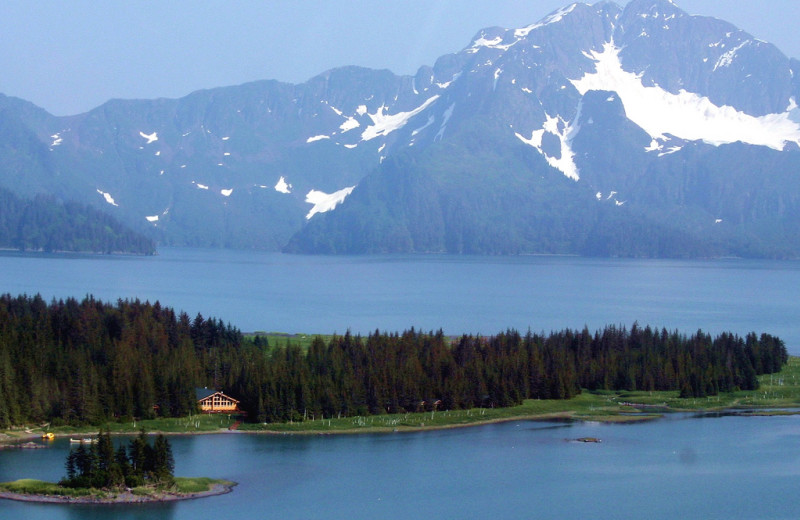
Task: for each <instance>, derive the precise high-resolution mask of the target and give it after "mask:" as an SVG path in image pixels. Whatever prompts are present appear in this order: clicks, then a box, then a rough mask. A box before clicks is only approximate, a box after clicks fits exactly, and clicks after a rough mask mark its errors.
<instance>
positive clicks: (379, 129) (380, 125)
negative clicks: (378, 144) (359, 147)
mask: <svg viewBox="0 0 800 520" xmlns="http://www.w3.org/2000/svg"><path fill="white" fill-rule="evenodd" d="M437 99H439V95H438V94H437V95H435V96H432V97H430V98H428V99H427V100H426V101H425V102H424V103H423V104H422V105H420V106H418V107H417V108H415V109H414V110H411V111H409V112H398V113H397V114H387V113H386V109H387V107H386V105H381V106H380V107H378V110H377V111H376V112H375V113H374V114H367V115H368V116H369V117H370V119H372V123H373V124H372V125H370V126H368V127H367V128H366V129H365V130H364V132H363V133H362V134H361V140H362V141H369V140H371V139H375V138H376V137H381V136H386V135H388V134H390V133H392V132H394V131H395V130H398V129H400V128H403V127H404V126H405V125H406V123H408V121H409V119H411V118H412V117H414V116H415V115H417V114H419V113H420V112H422V111H423V110H425V109H426V108H428V107H429V106H430V104H431V103H433V102H434V101H436V100H437ZM362 106H363V105H362ZM359 108H360V107H359ZM365 110H366V108H365Z"/></svg>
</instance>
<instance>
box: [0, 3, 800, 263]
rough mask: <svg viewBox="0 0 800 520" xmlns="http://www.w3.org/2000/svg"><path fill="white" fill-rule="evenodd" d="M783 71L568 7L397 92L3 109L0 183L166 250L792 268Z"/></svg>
mask: <svg viewBox="0 0 800 520" xmlns="http://www.w3.org/2000/svg"><path fill="white" fill-rule="evenodd" d="M798 65H800V62H798V61H797V60H795V59H792V60H790V59H789V58H787V57H786V56H784V55H783V54H782V53H781V52H780V51H779V50H778V49H777V48H775V47H774V46H773V45H771V44H768V43H765V42H761V41H759V40H757V39H754V38H752V37H751V36H750V35H748V34H747V33H745V32H744V31H741V30H738V29H736V28H735V27H734V26H732V25H731V24H728V23H727V22H724V21H721V20H717V19H714V18H708V17H700V16H690V15H688V14H686V13H685V12H683V11H681V10H680V9H679V8H678V7H677V6H676V5H675V4H673V3H672V2H669V1H668V0H633V1H632V2H629V3H628V4H627V5H625V6H624V7H620V6H619V5H617V4H615V3H613V2H609V1H603V2H598V3H596V4H593V5H589V4H583V3H576V4H571V5H569V6H565V7H563V8H561V9H559V10H556V11H554V12H553V13H551V14H549V15H548V16H546V17H544V18H542V19H541V20H539V21H538V22H536V23H534V24H530V25H528V26H526V27H523V28H517V29H504V28H486V29H482V30H480V31H478V32H477V33H476V34H475V36H474V37H473V39H472V40H471V41H470V42H469V43H468V45H467V46H465V47H464V48H463V49H461V50H460V51H458V52H455V53H452V54H447V55H444V56H441V57H440V58H439V59H437V60H436V62H435V63H434V64H433V65H432V66H423V67H420V68H419V69H418V71H417V73H416V74H414V75H406V76H398V75H395V74H393V73H392V72H390V71H388V70H373V69H367V68H362V67H355V66H348V67H340V68H335V69H330V70H328V71H325V72H323V73H321V74H319V75H317V76H314V77H313V78H311V79H309V80H308V81H307V82H305V83H302V84H297V85H293V84H289V83H282V82H278V81H275V80H260V81H255V82H250V83H245V84H242V85H238V86H232V87H218V88H215V89H206V90H200V91H196V92H193V93H191V94H189V95H187V96H185V97H183V98H180V99H156V100H113V101H109V102H108V103H105V104H103V105H101V106H100V107H97V108H96V109H94V110H91V111H89V112H86V113H84V114H78V115H75V116H68V117H55V116H50V115H49V114H47V113H46V112H45V111H43V110H41V109H38V107H35V106H34V105H32V104H29V103H27V102H25V101H24V100H15V99H14V98H7V97H5V96H3V97H0V124H2V125H3V126H2V128H7V129H8V130H7V131H3V132H2V135H3V137H4V139H3V140H4V141H6V143H13V145H6V148H5V150H6V151H5V152H3V153H2V156H0V184H3V185H5V186H6V187H8V188H10V189H13V190H15V191H16V192H18V193H20V194H22V195H26V196H32V195H35V194H37V193H54V194H57V195H58V196H59V197H62V198H70V199H75V200H78V201H80V202H83V203H87V204H92V205H94V206H95V207H100V208H103V209H104V210H106V211H109V212H111V213H112V214H113V215H114V216H115V217H117V218H119V219H120V220H122V221H124V222H126V223H127V224H129V225H131V226H132V227H134V228H135V229H137V230H140V231H144V232H147V233H149V234H150V236H152V237H154V238H157V239H158V240H159V242H160V243H161V244H168V245H203V246H215V247H255V248H261V249H268V250H284V251H289V252H302V253H319V252H327V253H334V252H348V253H373V252H403V253H407V252H453V253H491V254H523V253H568V254H601V255H611V256H615V255H619V256H716V255H742V256H770V257H772V256H778V257H795V256H797V255H798V254H800V242H798V238H797V236H796V235H797V234H796V233H794V232H793V231H791V230H792V229H794V227H795V225H796V223H797V220H796V219H797V218H798V214H800V209H798V208H800V206H798V204H800V202H798V201H800V195H799V194H798V188H797V186H796V185H797V182H796V179H795V178H794V177H793V175H792V172H795V171H797V167H798V165H800V158H798V156H799V155H800V153H798V152H800V146H798V144H800V125H798V124H797V121H800V110H798V109H797V102H796V99H797V98H798V97H800V79H798V76H797V75H796V74H795V73H794V72H795V71H800V67H798ZM6 134H8V135H6ZM33 136H35V139H34V138H33ZM742 142H744V143H750V144H738V145H737V144H736V143H742ZM0 149H2V148H0ZM500 150H502V151H503V153H499V152H498V151H500ZM45 152H46V153H45ZM31 158H32V159H31ZM26 161H28V162H27V163H26ZM24 164H30V165H32V166H31V167H30V172H31V174H27V173H26V174H25V175H23V174H22V173H21V172H22V171H23V169H24V168H23V166H22V165H24ZM775 168H778V169H779V170H778V171H775V170H774V169H775ZM723 169H724V170H723ZM753 178H756V179H762V180H763V182H761V183H758V182H755V181H753ZM406 206H408V207H406ZM650 235H654V236H656V237H661V238H662V239H661V240H658V239H655V238H653V237H651V236H650ZM612 245H613V247H612ZM667 245H669V246H667Z"/></svg>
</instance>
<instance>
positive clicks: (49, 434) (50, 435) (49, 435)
mask: <svg viewBox="0 0 800 520" xmlns="http://www.w3.org/2000/svg"><path fill="white" fill-rule="evenodd" d="M55 438H56V436H55V434H54V433H53V432H47V433H43V434H42V439H45V440H48V441H52V440H53V439H55Z"/></svg>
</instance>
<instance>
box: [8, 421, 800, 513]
mask: <svg viewBox="0 0 800 520" xmlns="http://www.w3.org/2000/svg"><path fill="white" fill-rule="evenodd" d="M643 408H644V409H643V410H642V409H640V410H639V411H638V412H632V413H615V414H601V415H578V414H577V411H574V410H568V411H556V412H546V413H539V414H520V415H515V416H507V417H495V418H491V419H485V420H477V421H470V422H465V423H450V424H439V425H420V426H407V425H398V426H394V427H390V426H365V427H359V428H349V429H332V430H317V429H311V428H309V429H298V430H279V429H278V430H276V429H266V428H265V429H253V430H229V429H227V428H220V429H217V430H203V431H185V432H175V431H164V430H158V429H154V430H148V431H147V432H146V433H147V435H158V434H163V435H166V436H176V437H179V436H185V435H222V434H232V435H301V436H306V435H323V436H324V435H359V434H388V433H423V432H429V431H439V430H450V429H458V428H472V427H478V426H487V425H491V424H500V423H506V422H514V421H555V422H559V421H574V422H593V423H606V424H632V423H639V422H646V421H654V420H658V419H661V418H663V416H664V415H668V414H672V413H686V412H691V413H697V414H709V413H736V412H739V413H745V412H746V411H748V410H749V411H750V413H749V414H748V415H753V416H765V415H800V411H797V407H796V406H784V407H780V406H768V407H764V408H763V409H759V408H758V407H750V406H747V407H741V406H727V407H720V408H716V407H709V408H699V409H698V408H694V409H675V408H669V409H664V408H660V409H659V410H658V411H655V410H653V411H651V412H648V411H646V410H647V408H646V407H643ZM771 410H774V411H771ZM791 410H795V411H791ZM280 424H284V423H280ZM137 433H138V430H131V431H118V432H111V435H112V436H121V435H136V434H137ZM87 434H89V433H88V432H87V433H82V434H80V435H87ZM75 435H77V434H76V433H74V432H73V433H56V434H55V437H56V438H59V439H64V438H68V437H73V436H75ZM36 440H41V434H39V433H35V432H25V433H24V434H23V435H19V436H11V435H8V434H5V436H2V437H0V450H4V449H24V448H23V447H22V446H21V445H22V444H24V443H26V442H32V441H36ZM18 445H19V446H18ZM0 498H2V497H0Z"/></svg>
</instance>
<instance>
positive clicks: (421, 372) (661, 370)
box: [228, 324, 788, 421]
mask: <svg viewBox="0 0 800 520" xmlns="http://www.w3.org/2000/svg"><path fill="white" fill-rule="evenodd" d="M271 352H272V355H271V356H269V357H268V358H255V359H252V360H251V361H250V362H251V363H253V365H252V366H254V367H258V369H257V370H254V371H253V372H252V373H248V374H247V375H246V376H245V377H242V378H236V377H233V378H232V380H231V381H230V382H229V383H228V388H231V391H233V392H235V393H237V394H238V395H241V396H242V401H243V403H242V404H243V405H244V406H245V407H246V409H247V410H248V412H249V413H250V414H256V417H257V419H258V420H259V421H286V420H301V419H303V418H304V417H308V416H314V417H316V418H319V417H333V416H339V415H342V416H347V415H368V414H380V413H394V412H403V411H422V410H432V409H439V410H442V409H456V408H472V407H479V406H482V407H492V406H500V407H502V406H511V405H515V404H519V403H521V402H522V400H523V399H569V398H571V397H574V396H575V395H577V394H578V393H580V391H581V389H582V388H586V389H590V390H599V389H604V390H644V391H649V390H678V391H680V395H681V396H683V397H703V396H707V395H714V394H716V393H718V392H725V391H733V390H752V389H756V388H758V379H757V378H756V376H757V375H759V374H765V373H773V372H777V371H779V370H780V369H781V367H782V366H783V365H784V364H785V363H786V362H787V360H788V354H787V352H786V348H785V346H784V344H783V342H782V341H781V340H780V339H778V338H776V337H774V336H770V335H768V334H762V335H761V336H760V337H759V336H756V334H754V333H752V334H749V335H747V337H746V338H744V339H743V338H741V337H739V336H736V335H734V334H729V333H725V334H720V335H719V336H717V337H715V338H712V337H711V336H710V335H708V334H706V333H703V332H702V331H698V332H697V333H695V334H693V335H691V336H686V335H683V334H680V333H678V332H668V331H666V330H664V329H662V330H660V331H659V330H655V329H651V328H650V327H645V328H641V327H639V326H638V325H636V324H634V326H633V327H632V328H631V329H630V330H627V329H626V328H625V327H621V328H618V327H606V328H604V329H603V330H602V331H597V332H595V333H594V334H592V333H591V332H589V330H588V329H586V328H584V329H583V330H582V331H572V330H564V331H560V332H553V333H550V334H548V335H545V334H533V333H530V332H529V333H527V334H525V335H524V336H523V335H521V334H520V333H519V332H517V331H514V330H509V331H507V332H504V333H501V334H498V335H495V336H489V337H484V336H462V337H461V338H459V339H455V340H450V339H448V338H447V337H445V336H444V334H443V333H442V332H441V331H440V332H438V333H420V332H416V331H414V330H413V329H412V330H410V331H406V332H404V333H402V334H385V333H380V332H377V331H376V332H375V333H373V334H370V335H369V336H367V337H360V336H353V335H350V334H345V335H344V336H336V337H333V338H332V339H330V340H329V341H328V342H325V341H324V340H323V339H321V338H319V337H318V338H316V339H314V341H313V343H312V344H311V347H310V348H309V349H308V351H307V352H303V351H301V350H300V348H299V347H297V346H292V345H287V346H284V347H279V348H275V349H272V351H271ZM259 362H260V363H261V364H258V363H259ZM258 374H260V375H261V376H260V378H259V376H258ZM232 375H235V374H232Z"/></svg>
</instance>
